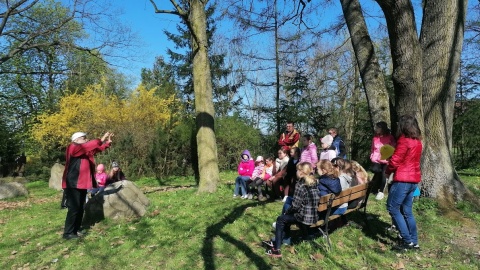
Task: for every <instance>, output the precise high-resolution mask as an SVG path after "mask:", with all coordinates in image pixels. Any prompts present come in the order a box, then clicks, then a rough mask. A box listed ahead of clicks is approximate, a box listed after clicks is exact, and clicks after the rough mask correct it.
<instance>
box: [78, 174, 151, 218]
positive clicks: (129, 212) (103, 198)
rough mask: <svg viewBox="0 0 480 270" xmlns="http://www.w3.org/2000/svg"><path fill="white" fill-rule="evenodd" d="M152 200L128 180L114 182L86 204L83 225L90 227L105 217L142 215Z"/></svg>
mask: <svg viewBox="0 0 480 270" xmlns="http://www.w3.org/2000/svg"><path fill="white" fill-rule="evenodd" d="M149 204H150V201H149V200H148V199H147V197H146V196H145V194H143V192H142V191H141V190H140V189H139V188H138V187H137V186H136V185H135V184H134V183H133V182H130V181H128V180H123V181H120V182H116V183H113V184H111V185H109V186H107V188H106V189H105V190H104V191H103V192H99V193H97V195H95V196H94V197H93V198H91V199H90V200H88V202H87V203H86V204H85V215H84V218H83V226H84V227H89V226H91V225H93V224H95V223H97V222H99V221H101V220H103V219H105V218H110V219H123V218H132V217H141V216H143V215H144V214H145V213H146V211H147V206H148V205H149Z"/></svg>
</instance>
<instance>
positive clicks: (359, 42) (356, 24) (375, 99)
mask: <svg viewBox="0 0 480 270" xmlns="http://www.w3.org/2000/svg"><path fill="white" fill-rule="evenodd" d="M340 3H341V4H342V9H343V14H344V16H345V21H346V23H347V26H348V30H349V32H350V38H351V40H352V46H353V50H354V51H355V57H356V59H357V64H358V67H359V69H360V76H361V77H362V83H363V86H364V87H365V94H366V97H367V102H368V108H369V112H370V118H371V119H372V122H373V124H375V123H377V122H380V121H385V122H387V123H390V108H389V104H388V92H387V88H386V86H385V81H384V78H383V74H382V71H381V69H380V65H379V63H378V59H377V56H376V55H375V50H374V47H373V44H372V40H371V39H370V35H369V34H368V29H367V25H366V23H365V18H364V17H363V13H362V9H361V7H360V2H359V1H358V0H340Z"/></svg>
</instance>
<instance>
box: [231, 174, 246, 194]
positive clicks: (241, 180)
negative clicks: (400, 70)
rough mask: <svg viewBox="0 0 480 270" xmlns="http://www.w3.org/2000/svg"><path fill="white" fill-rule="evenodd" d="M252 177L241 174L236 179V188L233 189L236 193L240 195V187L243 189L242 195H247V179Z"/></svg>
mask: <svg viewBox="0 0 480 270" xmlns="http://www.w3.org/2000/svg"><path fill="white" fill-rule="evenodd" d="M249 179H250V177H248V176H241V175H239V176H238V177H237V178H236V179H235V189H234V190H233V194H234V195H237V196H238V195H239V194H238V191H239V189H241V190H242V195H247V181H248V180H249Z"/></svg>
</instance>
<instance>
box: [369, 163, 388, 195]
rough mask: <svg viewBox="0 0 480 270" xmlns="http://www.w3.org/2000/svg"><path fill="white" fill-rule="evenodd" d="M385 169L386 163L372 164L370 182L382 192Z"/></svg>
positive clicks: (385, 180) (384, 182)
mask: <svg viewBox="0 0 480 270" xmlns="http://www.w3.org/2000/svg"><path fill="white" fill-rule="evenodd" d="M386 169H387V164H382V163H373V164H372V172H373V179H372V180H373V181H372V182H373V183H374V185H375V187H377V188H378V191H380V192H384V190H385V186H386V184H387V177H386V176H385V170H386ZM374 191H376V189H374Z"/></svg>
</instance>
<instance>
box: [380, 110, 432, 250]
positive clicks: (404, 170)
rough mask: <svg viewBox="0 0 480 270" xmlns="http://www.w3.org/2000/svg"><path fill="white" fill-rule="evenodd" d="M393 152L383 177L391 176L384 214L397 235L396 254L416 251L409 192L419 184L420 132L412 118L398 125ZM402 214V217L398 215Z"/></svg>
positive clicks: (405, 117) (414, 226) (415, 236)
mask: <svg viewBox="0 0 480 270" xmlns="http://www.w3.org/2000/svg"><path fill="white" fill-rule="evenodd" d="M398 131H399V132H398V133H399V135H400V136H399V137H398V140H397V148H395V152H394V153H393V155H392V157H391V158H390V160H389V162H388V166H387V169H386V172H385V173H386V175H390V174H391V173H393V174H394V175H393V182H392V186H391V188H390V190H389V194H388V199H387V210H388V212H389V213H390V215H391V216H392V219H393V221H394V224H395V225H396V226H397V229H398V230H399V232H400V236H401V238H402V239H401V240H402V244H400V245H399V246H397V247H395V249H399V250H402V251H403V250H408V249H418V248H419V245H418V236H417V223H416V221H415V217H414V216H413V211H412V205H413V192H414V191H415V189H416V188H417V184H418V183H419V182H420V180H421V172H420V158H421V156H422V148H423V146H422V142H421V132H420V128H419V127H418V122H417V119H415V117H413V116H410V115H404V116H401V117H400V120H399V123H398ZM402 213H403V214H402Z"/></svg>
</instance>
